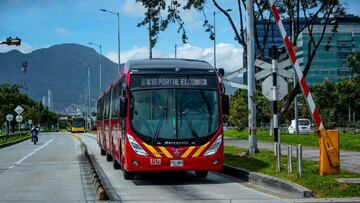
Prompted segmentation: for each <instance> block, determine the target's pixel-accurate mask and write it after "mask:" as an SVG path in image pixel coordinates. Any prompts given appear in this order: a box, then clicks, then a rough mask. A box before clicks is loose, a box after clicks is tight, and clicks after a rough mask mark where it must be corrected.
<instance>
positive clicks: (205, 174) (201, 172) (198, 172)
mask: <svg viewBox="0 0 360 203" xmlns="http://www.w3.org/2000/svg"><path fill="white" fill-rule="evenodd" d="M208 173H209V172H208V171H195V174H196V176H197V177H199V178H206V176H207V175H208Z"/></svg>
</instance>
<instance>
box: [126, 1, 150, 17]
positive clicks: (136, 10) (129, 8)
mask: <svg viewBox="0 0 360 203" xmlns="http://www.w3.org/2000/svg"><path fill="white" fill-rule="evenodd" d="M123 11H124V12H125V13H126V14H128V15H129V16H132V17H143V16H144V13H145V8H144V7H143V6H142V5H141V3H138V2H136V1H135V0H126V1H125V4H124V7H123Z"/></svg>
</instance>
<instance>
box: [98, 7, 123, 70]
mask: <svg viewBox="0 0 360 203" xmlns="http://www.w3.org/2000/svg"><path fill="white" fill-rule="evenodd" d="M100 11H102V12H108V13H111V14H114V15H116V16H117V28H118V73H120V13H119V12H113V11H109V10H106V9H100Z"/></svg>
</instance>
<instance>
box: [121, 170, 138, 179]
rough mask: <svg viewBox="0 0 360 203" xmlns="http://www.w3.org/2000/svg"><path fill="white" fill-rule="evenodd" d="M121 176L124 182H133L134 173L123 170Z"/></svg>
mask: <svg viewBox="0 0 360 203" xmlns="http://www.w3.org/2000/svg"><path fill="white" fill-rule="evenodd" d="M123 176H124V179H125V180H133V179H134V178H135V173H134V172H129V171H127V170H125V169H124V170H123Z"/></svg>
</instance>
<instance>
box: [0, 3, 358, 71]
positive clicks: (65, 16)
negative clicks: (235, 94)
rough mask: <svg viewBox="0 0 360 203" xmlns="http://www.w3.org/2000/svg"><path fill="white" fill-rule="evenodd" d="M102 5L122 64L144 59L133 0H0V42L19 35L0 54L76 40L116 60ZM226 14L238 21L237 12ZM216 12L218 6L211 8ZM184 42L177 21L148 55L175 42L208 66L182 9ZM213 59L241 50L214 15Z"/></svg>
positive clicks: (238, 63)
mask: <svg viewBox="0 0 360 203" xmlns="http://www.w3.org/2000/svg"><path fill="white" fill-rule="evenodd" d="M179 1H180V2H184V1H185V0H179ZM218 2H219V4H220V5H221V6H222V7H223V8H225V9H227V8H237V4H236V2H237V1H235V0H218ZM343 2H345V3H346V4H347V6H346V7H347V10H348V12H349V13H353V14H359V11H360V1H358V0H343ZM99 9H107V10H110V11H113V12H119V13H120V56H121V63H124V62H126V61H127V60H130V59H139V58H148V56H149V49H148V34H147V28H146V27H137V23H138V22H140V21H141V20H142V19H143V17H144V8H143V7H142V5H141V4H140V3H136V1H135V0H0V19H1V20H0V40H1V41H4V40H6V38H7V37H9V36H11V37H19V38H21V40H22V45H21V46H18V47H14V46H11V47H9V46H6V45H0V52H8V51H10V50H12V49H17V50H19V51H21V52H23V53H30V52H31V51H33V50H36V49H40V48H46V47H50V46H52V45H56V44H63V43H77V44H82V45H85V46H89V47H92V48H94V49H95V50H96V51H97V52H99V49H98V47H96V46H92V45H89V44H88V43H89V42H92V43H95V44H101V45H102V53H103V55H105V56H106V57H108V58H109V59H110V60H112V61H114V62H116V63H117V17H116V15H113V14H111V13H104V12H101V11H100V10H99ZM215 10H216V9H215V8H214V6H213V4H212V3H211V1H208V3H206V5H205V15H206V16H207V19H208V20H209V21H210V22H213V15H212V14H213V11H215ZM235 10H236V9H233V11H231V12H230V14H231V15H232V17H233V18H234V21H235V24H239V20H238V18H237V15H238V12H237V11H235ZM216 11H217V10H216ZM181 16H182V18H183V20H184V21H185V29H186V31H187V34H188V38H189V40H188V43H187V44H182V41H181V33H177V25H170V26H169V28H168V29H167V30H166V31H165V32H162V33H160V35H159V36H158V43H157V44H156V46H155V48H154V49H153V57H171V58H172V57H174V49H175V44H178V46H177V47H178V48H177V56H178V57H179V58H194V59H202V60H206V61H208V62H209V63H210V64H213V41H211V40H210V39H209V34H208V33H205V32H204V28H203V27H202V24H203V21H204V15H203V14H202V13H199V12H197V11H194V10H192V11H186V12H182V13H181ZM216 36H217V37H216V41H217V43H216V56H217V57H216V60H217V67H218V68H225V71H233V70H236V69H238V68H241V67H242V51H243V48H242V47H241V45H239V44H238V43H237V42H235V41H234V34H233V31H232V29H231V27H230V25H229V23H228V21H227V19H226V18H225V17H224V16H223V15H222V14H217V15H216Z"/></svg>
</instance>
